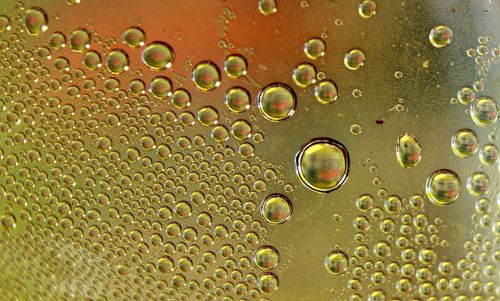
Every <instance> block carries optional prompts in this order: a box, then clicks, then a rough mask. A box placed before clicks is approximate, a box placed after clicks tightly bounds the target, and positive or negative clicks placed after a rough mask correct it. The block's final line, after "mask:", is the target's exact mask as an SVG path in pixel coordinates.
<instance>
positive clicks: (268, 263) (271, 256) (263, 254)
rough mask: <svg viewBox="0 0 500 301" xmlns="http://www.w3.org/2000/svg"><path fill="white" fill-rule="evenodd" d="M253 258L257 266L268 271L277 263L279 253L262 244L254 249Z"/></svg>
mask: <svg viewBox="0 0 500 301" xmlns="http://www.w3.org/2000/svg"><path fill="white" fill-rule="evenodd" d="M253 259H254V262H255V265H256V266H257V267H258V268H260V269H262V270H265V271H269V270H272V269H273V268H275V267H276V266H277V265H278V263H279V261H280V254H279V253H278V250H276V249H275V248H273V247H271V246H262V247H260V248H258V249H257V251H255V254H254V257H253Z"/></svg>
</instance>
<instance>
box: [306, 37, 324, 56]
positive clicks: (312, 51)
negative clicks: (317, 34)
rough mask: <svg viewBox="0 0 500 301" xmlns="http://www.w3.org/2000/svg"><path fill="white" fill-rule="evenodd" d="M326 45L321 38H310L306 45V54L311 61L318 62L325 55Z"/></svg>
mask: <svg viewBox="0 0 500 301" xmlns="http://www.w3.org/2000/svg"><path fill="white" fill-rule="evenodd" d="M325 51H326V43H325V41H323V39H321V38H310V39H309V40H307V42H306V43H305V44H304V54H305V55H306V56H307V58H309V59H311V60H317V59H319V58H321V57H322V56H324V55H325Z"/></svg>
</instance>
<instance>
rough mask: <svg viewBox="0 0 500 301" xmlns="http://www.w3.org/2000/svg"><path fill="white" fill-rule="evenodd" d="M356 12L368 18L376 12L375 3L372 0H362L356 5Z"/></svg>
mask: <svg viewBox="0 0 500 301" xmlns="http://www.w3.org/2000/svg"><path fill="white" fill-rule="evenodd" d="M358 13H359V15H360V16H361V17H362V18H364V19H369V18H371V17H373V16H374V15H375V14H376V13H377V3H375V1H372V0H363V2H361V3H360V4H359V6H358Z"/></svg>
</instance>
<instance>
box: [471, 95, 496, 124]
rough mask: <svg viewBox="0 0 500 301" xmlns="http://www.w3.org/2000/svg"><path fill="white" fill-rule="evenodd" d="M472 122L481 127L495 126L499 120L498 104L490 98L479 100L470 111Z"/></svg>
mask: <svg viewBox="0 0 500 301" xmlns="http://www.w3.org/2000/svg"><path fill="white" fill-rule="evenodd" d="M470 114H471V116H472V120H473V121H474V122H475V123H476V124H477V125H479V126H487V125H490V124H493V123H495V122H496V121H497V118H498V107H497V103H496V102H495V101H494V100H493V99H491V98H490V97H481V98H478V99H477V100H476V101H475V102H474V103H473V104H472V105H471V109H470Z"/></svg>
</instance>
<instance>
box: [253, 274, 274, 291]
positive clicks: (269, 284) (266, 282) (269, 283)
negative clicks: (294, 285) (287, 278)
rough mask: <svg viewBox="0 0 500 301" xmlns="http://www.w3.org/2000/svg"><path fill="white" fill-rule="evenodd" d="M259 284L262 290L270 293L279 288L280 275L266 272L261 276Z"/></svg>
mask: <svg viewBox="0 0 500 301" xmlns="http://www.w3.org/2000/svg"><path fill="white" fill-rule="evenodd" d="M257 285H258V287H259V289H260V291H261V292H263V293H264V294H270V293H272V292H274V291H276V290H277V289H278V286H279V280H278V277H277V276H276V275H274V274H272V273H264V274H262V275H261V276H260V277H259V280H258V282H257Z"/></svg>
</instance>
